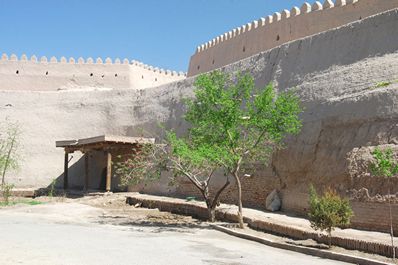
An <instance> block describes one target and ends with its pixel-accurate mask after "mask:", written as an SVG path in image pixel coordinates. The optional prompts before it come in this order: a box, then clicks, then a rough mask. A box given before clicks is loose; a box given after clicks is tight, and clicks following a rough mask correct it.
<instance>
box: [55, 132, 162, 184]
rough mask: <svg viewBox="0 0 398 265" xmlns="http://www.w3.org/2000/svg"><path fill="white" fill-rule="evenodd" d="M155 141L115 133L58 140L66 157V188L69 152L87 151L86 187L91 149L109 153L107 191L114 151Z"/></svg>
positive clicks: (58, 144) (57, 143)
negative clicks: (115, 134)
mask: <svg viewBox="0 0 398 265" xmlns="http://www.w3.org/2000/svg"><path fill="white" fill-rule="evenodd" d="M153 143H155V139H154V138H142V137H126V136H114V135H101V136H96V137H91V138H84V139H78V140H62V141H56V142H55V146H56V147H60V148H64V150H65V159H64V189H65V190H66V189H68V163H69V154H70V153H73V152H75V151H80V152H82V153H85V166H84V168H85V181H84V188H85V189H86V190H87V189H88V181H89V165H88V162H89V161H88V155H87V154H86V153H87V152H89V151H94V150H95V151H98V150H99V151H101V150H103V151H105V152H106V154H107V170H106V191H110V190H111V176H112V152H111V151H115V150H118V149H120V148H121V147H123V148H125V147H129V146H131V147H134V146H137V145H142V144H153Z"/></svg>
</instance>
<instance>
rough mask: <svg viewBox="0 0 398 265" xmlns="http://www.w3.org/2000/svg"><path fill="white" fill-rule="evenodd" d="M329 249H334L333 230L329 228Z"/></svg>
mask: <svg viewBox="0 0 398 265" xmlns="http://www.w3.org/2000/svg"><path fill="white" fill-rule="evenodd" d="M328 237H329V248H331V247H332V229H331V228H328Z"/></svg>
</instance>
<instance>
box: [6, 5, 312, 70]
mask: <svg viewBox="0 0 398 265" xmlns="http://www.w3.org/2000/svg"><path fill="white" fill-rule="evenodd" d="M303 2H304V1H303V0H0V53H7V54H11V53H15V54H16V55H17V56H18V57H20V56H21V55H22V54H23V53H25V54H26V55H28V57H30V56H31V55H33V54H35V55H36V56H38V57H40V56H43V55H44V56H47V57H48V58H50V57H51V56H56V57H57V58H60V57H61V56H65V57H67V58H69V57H75V58H78V57H80V56H82V57H83V58H88V57H93V58H94V59H95V58H97V57H102V58H103V59H105V58H106V57H110V58H112V59H114V58H116V57H119V58H120V59H123V58H128V59H129V60H133V59H135V60H139V61H142V62H144V63H146V64H150V65H154V66H158V67H160V68H165V69H172V70H177V71H186V70H187V68H188V62H189V58H190V56H191V55H192V54H193V53H194V52H195V49H196V47H197V46H198V45H200V44H202V43H204V42H206V41H208V40H210V39H213V38H214V37H215V36H218V35H220V34H222V33H224V32H227V31H229V30H231V29H232V28H235V27H237V26H240V25H242V24H246V23H247V22H250V21H253V20H255V19H258V18H260V17H263V16H266V15H271V14H272V13H273V12H276V11H281V10H283V9H285V8H286V9H288V10H290V9H291V8H292V7H293V6H294V5H296V6H301V5H302V3H303ZM309 2H310V3H313V2H314V1H312V0H311V1H309Z"/></svg>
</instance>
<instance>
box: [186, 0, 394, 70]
mask: <svg viewBox="0 0 398 265" xmlns="http://www.w3.org/2000/svg"><path fill="white" fill-rule="evenodd" d="M394 8H398V0H335V1H332V0H325V1H324V2H323V3H321V2H319V1H316V2H315V3H313V4H312V5H311V4H309V3H307V2H306V3H304V4H303V5H302V6H301V7H296V6H295V7H293V8H291V9H290V10H287V9H284V10H282V11H280V12H275V13H274V14H272V15H268V16H266V17H262V18H260V19H258V20H254V21H252V22H249V23H247V24H245V25H242V26H240V27H237V28H234V29H232V30H230V31H228V32H226V33H223V34H221V35H219V36H217V37H215V38H213V39H212V40H210V41H208V42H206V43H204V44H201V45H199V46H198V47H197V48H196V52H195V54H194V55H192V57H191V61H190V65H189V70H188V76H193V75H196V74H199V73H204V72H208V71H211V70H214V69H217V68H220V67H222V66H225V65H228V64H231V63H233V62H236V61H239V60H241V59H243V58H247V57H249V56H251V55H254V54H257V53H260V52H262V51H266V50H269V49H272V48H274V47H277V46H279V45H281V44H284V43H287V42H289V41H293V40H297V39H300V38H304V37H307V36H311V35H314V34H317V33H320V32H323V31H327V30H330V29H333V28H337V27H340V26H342V25H345V24H348V23H351V22H354V21H357V20H361V19H363V18H366V17H369V16H372V15H375V14H378V13H381V12H384V11H388V10H391V9H394Z"/></svg>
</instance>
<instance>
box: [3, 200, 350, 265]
mask: <svg viewBox="0 0 398 265" xmlns="http://www.w3.org/2000/svg"><path fill="white" fill-rule="evenodd" d="M101 214H103V213H102V212H101V211H100V210H97V209H96V208H94V207H90V206H87V205H81V204H55V205H37V206H27V207H26V206H24V207H19V208H18V207H17V208H15V209H0V237H1V238H0V250H1V255H0V264H7V265H8V264H30V265H34V264H37V265H47V264H51V265H57V264H60V265H63V264H65V265H75V264H76V265H91V264H92V265H94V264H95V265H102V264H103V265H112V264H115V265H123V264H126V265H127V264H137V265H146V264H150V265H152V264H153V265H162V264H167V265H168V264H170V265H171V264H176V265H178V264H181V265H196V264H198V265H199V264H207V265H209V264H215V265H227V264H228V265H230V264H231V265H241V264H242V265H243V264H247V265H255V264H261V265H263V264H267V265H273V264H275V265H277V264H278V265H282V264H289V265H291V264H297V265H299V264H306V265H312V264H313V265H319V264H325V265H326V264H346V263H342V262H336V261H332V260H324V259H320V258H317V257H312V256H307V255H303V254H300V253H295V252H290V251H286V250H281V249H275V248H271V247H268V246H264V245H262V244H258V243H255V242H251V241H246V240H242V239H239V238H235V237H232V236H229V235H226V234H223V233H221V232H218V231H214V230H210V229H207V228H200V227H196V228H188V227H178V226H177V227H176V226H174V227H169V226H135V225H129V224H124V225H111V224H107V223H106V222H98V220H100V218H99V217H101Z"/></svg>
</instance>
